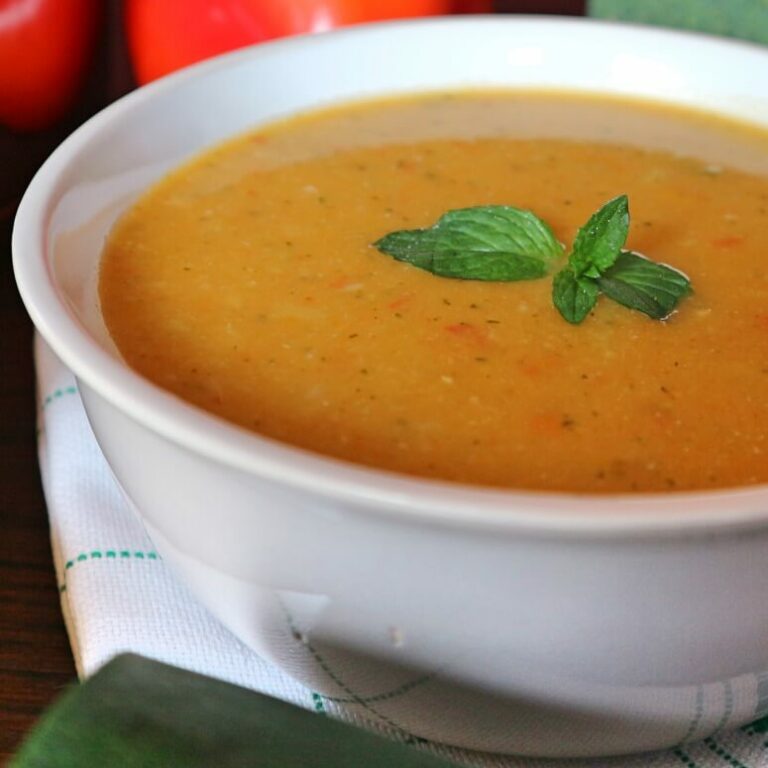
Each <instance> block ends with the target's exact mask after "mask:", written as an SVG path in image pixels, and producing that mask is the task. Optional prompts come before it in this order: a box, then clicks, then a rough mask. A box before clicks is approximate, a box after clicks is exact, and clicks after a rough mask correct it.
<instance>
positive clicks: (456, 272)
mask: <svg viewBox="0 0 768 768" xmlns="http://www.w3.org/2000/svg"><path fill="white" fill-rule="evenodd" d="M374 245H375V246H376V248H378V249H379V250H380V251H382V252H383V253H386V254H388V255H389V256H392V257H393V258H395V259H397V260H398V261H405V262H408V263H409V264H412V265H413V266H414V267H418V268H419V269H424V270H426V271H427V272H431V273H432V274H435V275H440V276H441V277H452V278H458V279H462V280H489V281H496V282H499V281H513V280H534V279H536V278H539V277H544V276H545V275H546V274H547V273H548V271H549V269H550V266H551V265H552V263H553V262H554V261H555V260H556V259H557V258H558V257H559V256H561V255H562V252H563V247H562V246H561V245H560V243H558V241H557V239H556V238H555V236H554V235H553V234H552V230H551V229H550V228H549V225H548V224H546V223H545V222H544V221H542V220H541V219H540V218H539V217H538V216H536V215H535V214H533V213H531V211H526V210H523V209H521V208H513V207H511V206H508V205H484V206H477V207H474V208H459V209H457V210H453V211H448V213H446V214H444V215H443V216H441V217H440V218H439V219H438V220H437V222H436V223H435V225H434V226H432V227H430V228H429V229H403V230H399V231H397V232H390V233H389V234H388V235H385V236H384V237H382V238H381V239H380V240H377V241H376V242H375V243H374Z"/></svg>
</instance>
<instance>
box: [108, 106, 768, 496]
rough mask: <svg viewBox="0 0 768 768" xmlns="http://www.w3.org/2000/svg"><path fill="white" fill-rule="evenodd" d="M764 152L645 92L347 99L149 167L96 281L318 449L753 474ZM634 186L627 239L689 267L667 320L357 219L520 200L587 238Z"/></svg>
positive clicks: (258, 415) (217, 398)
mask: <svg viewBox="0 0 768 768" xmlns="http://www.w3.org/2000/svg"><path fill="white" fill-rule="evenodd" d="M767 177H768V139H766V137H765V136H763V135H762V134H761V133H759V132H757V131H753V130H751V129H747V128H745V127H741V126H739V125H735V124H731V123H728V122H726V121H721V120H718V119H717V118H713V117H706V116H700V115H697V114H693V113H690V114H689V113H686V112H679V111H675V110H669V109H664V108H663V107H659V106H654V105H649V104H644V103H639V102H638V103H632V102H622V101H611V100H601V99H590V98H586V97H568V96H566V95H563V94H560V95H558V94H539V95H536V94H502V93H480V94H459V95H455V96H452V97H447V96H428V97H423V98H418V99H405V100H401V101H389V102H379V103H370V104H365V105H355V106H349V107H345V108H340V109H335V110H329V111H326V112H320V113H317V114H314V115H309V116H306V117H302V118H298V119H295V120H290V121H286V122H283V123H280V124H276V125H274V126H271V127H268V128H266V129H264V130H260V131H258V132H255V133H252V134H250V135H247V136H243V137H240V138H237V139H235V140H233V141H231V142H228V143H226V144H224V145H222V146H220V147H217V148H215V149H213V150H211V151H209V152H207V153H205V154H203V155H202V156H200V157H199V158H197V159H196V160H194V161H193V162H191V163H189V164H187V165H185V166H184V167H182V168H180V169H179V170H177V171H175V172H174V173H172V174H171V175H169V176H168V177H167V178H165V179H164V180H162V181H161V182H160V183H159V184H157V185H156V186H155V187H153V188H152V189H151V190H149V192H147V193H146V194H145V195H144V196H143V197H142V198H141V199H139V201H138V202H137V203H136V204H135V206H134V207H132V208H131V209H130V210H129V211H128V212H127V213H126V214H125V215H124V216H123V217H122V218H121V220H120V221H119V222H118V223H117V225H116V226H115V229H114V231H113V233H112V234H111V236H110V238H109V241H108V242H107V245H106V248H105V252H104V257H103V262H102V268H101V277H100V295H101V304H102V309H103V312H104V317H105V319H106V322H107V325H108V328H109V330H110V333H111V334H112V336H113V338H114V340H115V342H116V344H117V346H118V348H119V349H120V351H121V353H122V354H123V356H124V357H125V359H126V360H127V362H128V363H129V364H130V365H131V366H133V367H134V368H135V369H137V370H138V371H140V372H141V373H142V374H144V375H145V376H147V377H148V378H149V379H151V380H152V381H154V382H156V383H157V384H159V385H160V386H162V387H165V388H166V389H169V390H171V391H172V392H175V393H176V394H177V395H179V396H180V397H182V398H184V399H185V400H188V401H190V402H192V403H194V404H196V405H198V406H200V407H202V408H204V409H206V410H208V411H211V412H213V413H215V414H218V415H220V416H222V417H224V418H225V419H229V420H230V421H233V422H235V423H237V424H240V425H242V426H244V427H246V428H248V429H253V430H256V431H258V432H260V433H262V434H264V435H268V436H271V437H274V438H277V439H279V440H283V441H286V442H288V443H292V444H294V445H298V446H301V447H304V448H307V449H310V450H313V451H317V452H320V453H322V454H327V455H330V456H335V457H339V458H341V459H346V460H349V461H353V462H358V463H363V464H366V465H370V466H374V467H381V468H385V469H389V470H395V471H400V472H405V473H410V474H414V475H420V476H426V477H434V478H444V479H448V480H453V481H461V482H468V483H476V484H487V485H495V486H506V487H515V488H535V489H553V490H567V491H578V492H609V491H666V490H676V489H703V488H712V487H724V486H734V485H745V484H751V483H758V482H766V481H768V461H767V460H766V451H767V450H768V397H766V396H765V393H766V388H767V387H768V259H766V254H767V253H768V180H767ZM621 194H627V195H628V196H629V199H630V201H631V206H632V213H633V218H632V221H631V223H630V227H629V232H628V236H627V239H626V244H625V245H623V246H622V247H624V248H626V249H627V250H628V251H629V252H630V253H641V254H645V255H647V256H649V257H650V258H651V259H653V261H654V262H658V263H660V264H669V265H672V266H673V267H675V268H676V269H679V270H680V271H681V272H682V273H684V274H686V275H689V276H691V278H692V280H693V282H694V286H695V292H694V293H693V294H692V295H691V296H689V297H686V298H685V300H684V301H680V302H679V303H678V305H677V311H676V313H675V314H674V315H673V317H672V318H671V319H670V320H669V321H666V322H659V321H658V320H653V319H650V318H649V317H648V316H646V315H645V314H642V313H641V312H634V311H628V310H627V309H626V308H625V307H623V306H621V305H620V304H618V303H616V301H607V300H606V301H602V300H601V301H600V302H599V305H598V306H597V307H596V309H595V310H594V311H593V312H591V314H590V316H589V317H588V319H587V320H586V321H585V322H583V323H582V324H580V325H573V324H571V323H566V322H563V320H562V318H561V317H560V315H559V314H558V312H557V311H556V310H555V309H554V308H553V293H552V291H553V287H552V279H551V278H549V277H548V278H546V279H535V280H523V281H516V282H493V281H490V282H489V281H482V280H450V279H445V278H443V277H439V276H436V275H434V274H430V273H429V272H427V271H425V270H423V269H417V268H414V267H413V266H412V265H410V264H406V263H402V262H400V261H397V260H396V259H393V258H388V257H385V256H383V255H382V253H381V252H380V251H379V250H378V249H377V248H375V247H372V246H371V245H370V244H371V243H373V242H375V241H376V240H377V239H379V238H381V237H382V235H383V234H385V233H388V232H394V231H397V230H414V229H424V228H429V227H431V226H432V225H433V224H434V223H435V222H436V221H437V220H438V219H439V218H440V217H441V216H442V215H443V214H444V213H445V212H446V211H450V210H455V209H463V208H471V207H475V206H490V205H510V204H511V205H514V206H516V207H519V208H521V209H524V210H531V211H535V212H536V214H537V215H538V216H539V217H541V219H542V220H543V221H545V222H547V223H548V225H549V226H550V227H551V229H552V234H553V236H554V238H555V240H556V241H558V242H560V243H573V242H574V239H575V237H576V233H577V231H578V230H579V227H581V225H583V224H584V222H585V221H587V220H588V219H589V217H590V215H591V214H592V213H593V212H594V211H596V210H598V209H599V208H600V206H601V205H603V204H604V203H605V201H606V200H610V199H612V198H615V197H616V196H618V195H621ZM623 258H625V256H624V255H621V256H620V257H619V259H618V260H617V262H616V264H619V260H621V259H623ZM626 258H630V259H631V256H626ZM566 264H567V265H568V268H569V269H570V272H571V274H570V275H569V274H568V271H567V270H566V277H564V278H559V279H560V280H572V277H573V278H578V277H581V278H583V277H584V276H585V275H586V277H587V278H588V279H589V280H591V281H592V282H593V283H597V288H598V290H599V291H601V292H602V293H604V294H605V295H606V296H609V297H612V298H614V299H616V296H615V295H612V294H611V291H614V293H615V292H616V291H620V290H621V286H619V287H618V288H617V286H616V285H615V284H612V283H611V282H610V280H611V270H612V269H613V267H610V268H609V269H607V270H598V273H599V274H597V275H592V274H589V268H585V269H583V270H582V269H581V267H580V266H579V263H578V261H577V263H576V266H574V264H573V262H572V261H571V260H568V261H566V258H565V253H564V252H563V253H562V255H561V256H557V257H555V256H553V261H552V263H551V264H548V266H547V269H548V270H549V274H553V273H557V272H558V270H560V269H562V268H563V267H564V266H565V265H566ZM640 266H642V265H640ZM637 267H638V265H637V264H636V263H633V264H629V265H624V267H623V268H625V269H628V268H632V269H635V268H637ZM577 273H578V274H577ZM616 282H617V281H614V283H616ZM566 287H567V286H566ZM585 290H592V289H585ZM619 300H620V299H619ZM588 302H589V297H587V304H588ZM576 305H577V302H576V301H575V299H574V302H573V306H574V308H575V309H574V311H577V312H583V311H584V310H583V302H582V303H579V304H578V307H579V308H577V307H576ZM587 311H589V310H587ZM659 311H660V312H661V311H662V310H659Z"/></svg>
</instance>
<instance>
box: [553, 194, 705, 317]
mask: <svg viewBox="0 0 768 768" xmlns="http://www.w3.org/2000/svg"><path fill="white" fill-rule="evenodd" d="M628 233H629V200H628V198H627V196H626V195H619V197H615V198H613V200H609V201H608V202H607V203H605V205H603V206H602V207H601V208H600V210H598V211H597V212H596V213H594V214H592V216H590V218H589V221H587V223H586V224H585V225H584V226H583V227H581V229H580V230H579V231H578V233H577V234H576V239H575V240H574V242H573V250H572V251H571V254H570V256H569V257H568V264H567V265H566V266H565V267H564V268H563V269H562V270H561V271H560V272H558V273H557V275H555V278H554V280H553V281H552V301H553V303H554V305H555V307H557V310H558V312H560V314H561V315H562V316H563V318H564V319H565V320H567V321H568V322H569V323H573V324H574V325H578V324H579V323H581V322H582V321H583V320H584V318H585V317H586V316H587V315H588V314H589V313H590V312H591V311H592V309H593V307H594V306H595V304H596V303H597V299H598V296H599V295H600V293H604V294H605V295H606V296H607V297H608V298H609V299H613V300H614V301H616V302H618V303H619V304H622V305H623V306H625V307H629V309H636V310H638V311H639V312H643V313H645V314H646V315H648V317H652V318H653V319H654V320H664V319H665V318H667V317H669V315H670V314H671V313H672V312H673V310H674V309H675V307H676V306H677V302H678V301H679V300H680V299H681V298H683V297H684V296H687V295H688V294H689V293H691V283H690V281H689V280H688V278H687V277H686V276H685V275H684V274H683V273H682V272H679V271H678V270H676V269H672V268H671V267H668V266H666V265H664V264H657V263H656V262H653V261H650V259H646V258H645V257H644V256H641V255H640V254H638V253H634V252H633V251H625V250H623V246H624V243H625V242H626V240H627V235H628Z"/></svg>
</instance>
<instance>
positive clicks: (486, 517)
mask: <svg viewBox="0 0 768 768" xmlns="http://www.w3.org/2000/svg"><path fill="white" fill-rule="evenodd" d="M525 24H528V25H535V26H536V27H541V26H542V25H543V26H544V27H546V28H549V29H550V30H555V29H557V28H560V29H564V30H566V31H568V32H569V33H575V34H579V32H578V29H579V28H583V27H584V26H589V27H590V28H592V29H600V28H602V29H604V30H606V31H607V32H608V33H611V32H614V31H615V30H616V29H617V28H619V27H621V28H623V29H624V31H625V32H626V33H629V34H631V35H633V36H637V37H640V38H643V39H644V40H646V41H647V42H652V41H653V40H654V39H659V38H666V39H670V38H675V39H685V40H687V41H695V42H696V44H697V45H702V46H709V47H710V48H712V49H714V48H720V49H723V48H727V49H730V50H732V51H733V50H738V49H743V50H745V51H750V52H751V53H754V52H755V51H759V52H760V54H761V55H764V56H765V58H766V61H768V48H763V47H761V46H759V45H756V44H753V43H750V42H745V41H737V40H732V39H726V38H718V37H715V36H712V35H707V34H701V33H696V32H690V31H678V30H669V29H659V28H655V27H646V26H643V25H638V24H619V23H616V22H606V21H599V20H595V19H590V18H576V17H557V16H555V17H552V16H547V17H543V16H529V15H519V16H518V15H511V16H506V17H499V16H479V17H477V16H471V17H438V18H427V19H415V20H398V21H390V22H379V23H374V24H363V25H356V26H353V27H346V28H342V29H338V30H333V31H331V32H327V33H321V34H315V35H300V36H296V37H291V38H284V39H280V40H275V41H269V42H266V43H259V44H256V45H254V46H250V47H246V48H243V49H239V50H236V51H233V52H230V53H226V54H223V55H221V56H217V57H215V58H212V59H209V60H207V61H204V62H201V63H198V64H195V65H192V66H190V67H187V68H185V69H183V70H181V71H178V72H175V73H172V74H170V75H168V76H166V77H164V78H161V79H159V80H157V81H155V82H153V83H150V84H149V85H146V86H144V87H142V88H139V89H137V90H135V91H132V92H131V93H129V94H128V95H126V96H124V97H122V98H121V99H119V100H117V101H115V102H114V103H113V104H111V105H109V106H107V107H106V108H104V109H102V110H101V111H100V112H98V113H97V114H96V115H94V116H93V117H91V118H90V119H89V120H87V121H86V122H85V123H84V124H83V125H82V126H80V127H79V128H78V129H77V130H75V131H74V132H73V133H72V134H71V135H70V136H69V137H68V138H67V139H65V140H64V142H62V143H61V144H60V145H59V146H58V148H57V149H55V150H54V152H53V153H52V154H51V155H50V157H49V158H48V159H47V160H46V162H45V163H44V164H43V165H42V166H41V168H40V169H39V170H38V172H37V173H36V174H35V176H34V178H33V180H32V181H31V183H30V184H29V187H28V188H27V191H26V193H25V194H24V196H23V198H22V201H21V203H20V205H19V208H18V212H17V215H16V219H15V222H14V228H13V235H12V253H13V266H14V272H15V275H16V280H17V284H18V288H19V292H20V293H21V296H22V299H23V301H24V303H25V305H26V308H27V311H28V312H29V315H30V317H31V318H32V320H33V322H34V324H35V326H36V327H37V329H38V332H39V333H40V334H41V335H42V337H43V338H44V339H45V340H46V342H47V343H48V344H49V345H50V346H51V347H52V348H53V350H54V352H55V353H56V354H57V355H58V356H59V357H60V358H61V359H62V361H63V362H64V363H65V364H66V365H67V366H69V367H70V368H71V370H72V371H73V372H74V374H75V376H76V377H77V379H78V381H79V382H80V383H84V384H85V385H86V387H87V388H90V389H91V390H93V391H95V392H96V393H98V394H99V395H100V396H101V397H102V398H104V399H105V400H107V401H108V402H109V403H111V404H112V405H113V406H114V407H116V408H118V409H119V410H121V411H122V412H124V413H125V414H127V415H128V416H129V417H130V418H132V419H133V420H135V421H136V422H138V423H140V424H142V425H143V426H144V427H146V428H148V429H150V430H151V431H153V432H155V433H156V434H158V435H160V436H162V437H163V438H165V439H167V440H169V441H171V442H173V443H175V444H177V445H179V446H181V447H182V448H184V449H187V450H190V451H192V452H194V453H196V454H197V455H200V456H203V457H205V458H207V459H210V460H212V461H214V462H217V463H220V464H223V465H225V466H229V467H232V468H235V469H238V470H241V471H244V472H246V473H248V474H251V475H255V476H258V477H260V478H263V479H265V480H269V481H272V482H275V483H278V484H280V485H283V486H290V487H292V488H296V489H300V490H302V491H304V492H308V493H311V494H313V495H316V496H318V497H322V498H324V499H334V500H341V501H347V502H351V503H354V504H355V505H356V506H357V507H365V508H366V509H367V510H369V511H372V512H376V513H381V514H386V515H393V516H397V517H400V518H403V519H406V520H410V521H411V522H417V523H418V522H421V523H424V522H429V523H430V524H438V525H448V526H452V527H461V528H462V529H467V530H487V529H493V530H498V531H518V532H521V531H525V532H527V533H529V534H537V535H556V536H584V535H588V536H590V537H594V536H599V537H613V536H622V537H626V536H649V535H652V536H653V535H661V534H663V535H665V536H669V535H671V534H676V533H677V534H690V533H692V532H694V531H698V532H710V531H712V530H714V529H718V530H724V529H725V530H732V531H738V530H743V529H745V528H746V529H751V528H754V527H762V526H765V525H766V524H768V484H762V485H755V486H746V487H740V488H724V489H718V490H711V491H679V492H675V493H644V494H631V493H621V494H588V493H568V492H551V491H532V490H514V489H493V488H487V487H483V486H471V485H463V484H457V483H452V482H448V481H440V480H431V479H425V478H420V477H415V476H408V475H404V474H397V473H394V472H390V471H386V470H380V469H375V468H370V467H366V466H362V465H356V464H352V463H351V462H346V461H343V460H340V459H335V458H332V457H328V456H322V455H320V454H315V453H313V452H310V451H308V450H305V449H302V448H298V447H294V446H290V445H288V444H284V443H280V442H278V441H276V440H273V439H271V438H268V437H264V436H261V435H258V434H256V433H253V432H249V431H247V430H245V429H243V428H241V427H238V426H236V425H234V424H231V423H229V422H226V421H224V420H223V419H221V418H219V417H217V416H214V415H212V414H210V413H207V412H204V411H202V410H201V409H199V408H197V407H195V406H192V405H190V404H188V403H186V402H184V401H182V400H181V399H179V398H177V397H176V396H174V395H172V394H170V393H169V392H167V391H165V390H162V389H161V388H159V387H158V386H156V385H154V384H152V383H151V382H149V381H148V380H147V379H144V378H143V377H142V376H140V375H139V374H137V373H136V372H134V371H133V370H131V369H130V368H128V367H127V365H125V364H124V363H122V362H120V361H118V360H116V359H115V358H114V357H112V356H111V355H109V354H108V353H107V352H106V351H105V350H104V349H103V348H102V347H101V346H100V345H99V343H98V342H97V341H96V340H95V339H93V337H92V336H91V335H90V334H89V333H88V332H87V331H86V330H85V329H84V328H83V327H82V326H81V325H80V323H79V322H78V321H77V319H76V318H75V317H74V316H73V315H72V314H71V313H70V312H69V310H68V309H67V308H66V305H65V302H64V301H63V300H62V298H60V296H59V294H58V291H57V288H56V286H55V281H54V278H53V276H52V274H51V272H50V270H49V267H48V259H47V236H46V231H47V223H48V220H49V217H50V214H51V211H52V209H53V208H54V207H55V198H56V192H57V189H58V185H59V182H60V179H61V176H62V174H63V173H64V171H65V170H66V169H67V167H68V166H69V165H70V163H71V162H73V161H74V160H76V159H77V156H78V154H79V153H80V152H81V151H82V150H84V149H85V147H86V146H87V145H88V143H89V142H90V141H91V140H92V139H93V138H95V137H97V136H98V135H99V134H100V133H101V132H102V131H103V130H105V129H106V128H108V126H110V125H112V124H113V123H114V122H116V121H119V120H120V119H121V117H122V116H123V115H126V114H128V113H129V112H130V111H131V110H133V109H135V108H137V107H138V106H139V105H141V104H143V103H145V102H147V101H150V100H153V99H161V98H162V97H163V95H164V94H165V93H168V92H170V91H173V90H174V89H176V88H178V87H180V86H182V85H183V84H184V83H186V82H187V81H188V80H189V79H191V78H196V77H200V76H202V75H207V74H209V73H211V72H213V71H215V70H218V69H222V68H227V67H233V66H235V65H237V64H240V63H241V62H243V61H245V60H249V59H253V58H261V57H265V56H266V57H268V56H270V55H272V54H273V52H274V51H277V50H281V51H285V50H292V49H302V48H304V47H306V46H322V45H327V44H328V42H329V41H330V42H333V41H335V40H338V39H341V38H342V37H347V36H356V37H357V36H362V35H366V34H367V33H368V32H369V31H370V30H372V29H373V30H376V29H379V28H381V27H384V26H386V27H387V28H389V30H391V31H392V32H397V31H398V30H400V29H410V28H413V27H417V26H418V27H421V28H422V29H423V32H424V33H425V34H428V33H429V31H430V29H431V28H435V27H438V26H444V25H463V26H475V27H477V28H482V27H483V26H485V25H493V26H497V25H515V26H517V27H519V26H521V25H525ZM712 52H713V53H716V51H714V50H713V51H712Z"/></svg>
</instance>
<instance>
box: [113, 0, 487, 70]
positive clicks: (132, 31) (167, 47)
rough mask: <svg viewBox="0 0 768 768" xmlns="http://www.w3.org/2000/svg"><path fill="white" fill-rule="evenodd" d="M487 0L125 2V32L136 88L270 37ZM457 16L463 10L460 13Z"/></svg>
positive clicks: (446, 9) (448, 9)
mask: <svg viewBox="0 0 768 768" xmlns="http://www.w3.org/2000/svg"><path fill="white" fill-rule="evenodd" d="M491 4H492V0H183V1H182V0H127V2H126V26H127V30H128V43H129V47H130V52H131V59H132V61H133V69H134V73H135V75H136V79H137V80H138V82H139V83H142V84H143V83H147V82H149V81H150V80H154V79H155V78H158V77H161V76H162V75H166V74H168V73H169V72H172V71H174V70H176V69H179V68H180V67H184V66H187V65H188V64H192V63H194V62H196V61H200V60H201V59H206V58H209V57H210V56H215V55H216V54H217V53H223V52H224V51H230V50H233V49H235V48H241V47H243V46H245V45H250V44H251V43H258V42H261V41H262V40H268V39H270V38H274V37H283V36H285V35H295V34H300V33H303V32H320V31H323V30H327V29H332V28H334V27H340V26H344V25H346V24H357V23H360V22H365V21H379V20H383V19H395V18H405V17H409V16H431V15H436V14H440V13H449V12H451V11H453V10H459V9H460V7H462V6H471V7H472V10H475V9H476V8H478V7H482V8H483V9H486V10H490V6H491ZM461 9H462V10H463V8H461Z"/></svg>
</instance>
